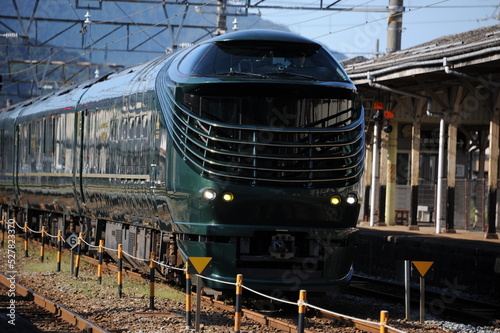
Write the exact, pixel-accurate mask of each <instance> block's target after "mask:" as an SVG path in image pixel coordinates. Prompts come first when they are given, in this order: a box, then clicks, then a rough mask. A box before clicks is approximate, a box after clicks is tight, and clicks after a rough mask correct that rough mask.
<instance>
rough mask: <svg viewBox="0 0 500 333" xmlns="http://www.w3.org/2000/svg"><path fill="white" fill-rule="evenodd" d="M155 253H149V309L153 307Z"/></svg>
mask: <svg viewBox="0 0 500 333" xmlns="http://www.w3.org/2000/svg"><path fill="white" fill-rule="evenodd" d="M154 260H155V253H154V252H151V253H150V254H149V309H150V310H154V309H155V262H154Z"/></svg>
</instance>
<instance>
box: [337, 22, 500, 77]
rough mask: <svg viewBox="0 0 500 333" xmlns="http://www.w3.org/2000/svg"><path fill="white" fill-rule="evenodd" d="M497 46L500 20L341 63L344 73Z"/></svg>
mask: <svg viewBox="0 0 500 333" xmlns="http://www.w3.org/2000/svg"><path fill="white" fill-rule="evenodd" d="M499 47H500V24H497V25H492V26H488V27H484V28H479V29H475V30H471V31H467V32H463V33H459V34H455V35H448V36H444V37H440V38H437V39H434V40H432V41H429V42H427V43H424V44H420V45H417V46H414V47H411V48H408V49H405V50H401V51H397V52H394V53H390V54H388V55H385V56H382V57H379V58H376V59H370V60H367V61H362V62H356V63H349V62H347V63H344V68H345V69H346V71H347V72H348V74H349V75H350V76H351V75H354V74H356V73H366V72H367V71H374V70H378V69H382V68H387V67H390V66H394V65H395V64H397V65H398V66H401V65H404V64H409V65H411V63H415V64H417V63H420V65H422V63H425V62H426V61H429V63H432V61H433V60H437V61H441V60H442V59H443V58H444V57H447V58H453V57H457V56H460V57H461V58H462V57H464V56H466V55H470V57H474V56H477V55H478V54H476V52H477V51H481V52H482V54H484V53H486V52H488V50H491V52H497V53H500V52H499V49H498V48H499Z"/></svg>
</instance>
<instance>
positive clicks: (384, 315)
mask: <svg viewBox="0 0 500 333" xmlns="http://www.w3.org/2000/svg"><path fill="white" fill-rule="evenodd" d="M388 320H389V311H385V310H383V311H380V333H387V327H386V326H385V325H387V321H388Z"/></svg>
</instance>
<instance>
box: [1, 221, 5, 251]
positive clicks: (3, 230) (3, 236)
mask: <svg viewBox="0 0 500 333" xmlns="http://www.w3.org/2000/svg"><path fill="white" fill-rule="evenodd" d="M1 229H2V240H1V242H0V246H2V247H4V245H5V216H3V215H2V227H1Z"/></svg>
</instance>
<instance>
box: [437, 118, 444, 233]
mask: <svg viewBox="0 0 500 333" xmlns="http://www.w3.org/2000/svg"><path fill="white" fill-rule="evenodd" d="M444 132H445V126H444V115H442V116H441V119H440V120H439V156H438V179H437V194H436V234H440V233H441V219H442V209H441V198H442V197H443V172H444V141H445V133H444Z"/></svg>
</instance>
